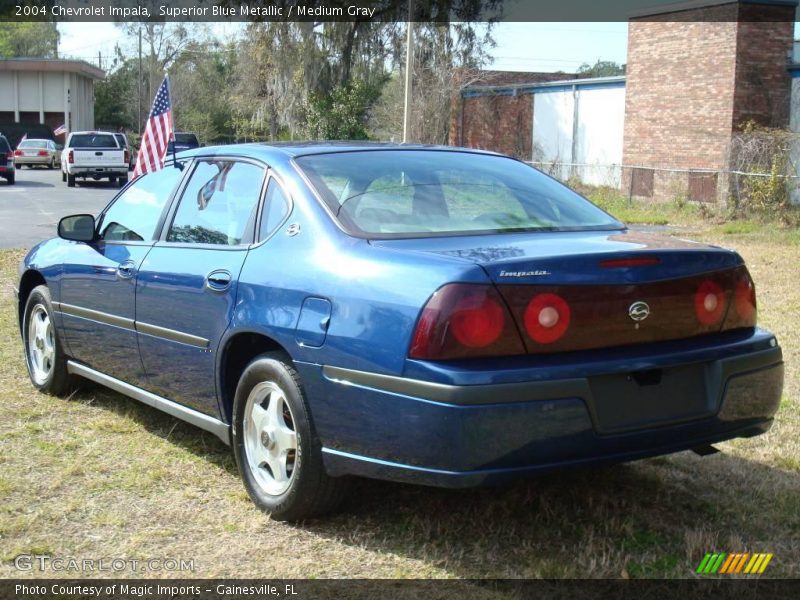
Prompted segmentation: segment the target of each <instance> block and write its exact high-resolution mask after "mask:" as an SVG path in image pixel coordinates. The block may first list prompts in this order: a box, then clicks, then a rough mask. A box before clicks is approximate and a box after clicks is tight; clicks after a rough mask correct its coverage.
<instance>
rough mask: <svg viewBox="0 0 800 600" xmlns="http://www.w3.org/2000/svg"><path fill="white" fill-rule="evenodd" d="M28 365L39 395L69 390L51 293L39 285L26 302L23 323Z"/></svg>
mask: <svg viewBox="0 0 800 600" xmlns="http://www.w3.org/2000/svg"><path fill="white" fill-rule="evenodd" d="M22 339H23V342H24V345H25V365H26V366H27V368H28V376H29V377H30V379H31V383H32V384H33V386H34V387H35V388H36V389H38V390H39V391H40V392H44V393H46V394H53V395H56V396H60V395H63V394H65V393H66V392H67V391H69V389H70V383H71V381H70V379H71V378H70V375H69V372H68V371H67V357H66V354H65V353H64V350H63V348H62V346H61V339H60V338H59V335H58V331H57V330H56V326H55V321H54V319H53V305H52V302H51V300H50V290H49V289H48V287H47V286H46V285H40V286H37V287H35V288H33V290H32V291H31V293H30V295H29V296H28V300H27V302H25V312H24V316H23V320H22Z"/></svg>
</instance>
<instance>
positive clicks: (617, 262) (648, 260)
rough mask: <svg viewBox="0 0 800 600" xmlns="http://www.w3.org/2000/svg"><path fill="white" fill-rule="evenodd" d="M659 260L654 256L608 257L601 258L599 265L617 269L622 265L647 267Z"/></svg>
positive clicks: (657, 262)
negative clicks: (606, 258) (605, 258)
mask: <svg viewBox="0 0 800 600" xmlns="http://www.w3.org/2000/svg"><path fill="white" fill-rule="evenodd" d="M660 262H661V260H660V259H659V258H657V257H655V256H649V257H641V258H610V259H608V260H601V261H600V266H601V267H603V268H605V269H619V268H622V267H647V266H651V265H657V264H659V263H660Z"/></svg>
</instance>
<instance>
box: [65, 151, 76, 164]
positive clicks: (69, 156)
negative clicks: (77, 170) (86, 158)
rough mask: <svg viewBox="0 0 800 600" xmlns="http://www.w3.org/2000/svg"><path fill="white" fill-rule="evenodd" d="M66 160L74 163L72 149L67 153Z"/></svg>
mask: <svg viewBox="0 0 800 600" xmlns="http://www.w3.org/2000/svg"><path fill="white" fill-rule="evenodd" d="M67 162H68V163H69V164H74V163H75V153H74V152H73V151H72V150H70V151H69V154H68V155H67Z"/></svg>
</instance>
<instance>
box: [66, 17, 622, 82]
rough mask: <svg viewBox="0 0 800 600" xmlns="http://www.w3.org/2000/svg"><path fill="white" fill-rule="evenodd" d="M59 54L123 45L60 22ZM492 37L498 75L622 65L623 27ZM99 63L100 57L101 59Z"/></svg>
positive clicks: (100, 32)
mask: <svg viewBox="0 0 800 600" xmlns="http://www.w3.org/2000/svg"><path fill="white" fill-rule="evenodd" d="M211 26H212V28H213V29H214V32H215V33H216V34H218V35H221V36H230V35H234V34H235V32H236V30H237V28H239V27H241V24H234V23H213V24H211ZM58 28H59V31H60V32H61V42H60V44H59V55H60V56H62V57H74V58H81V59H83V60H86V61H88V62H91V63H93V64H97V56H98V53H101V54H102V55H103V57H109V56H113V55H114V46H115V45H116V44H117V43H122V42H123V37H124V36H123V35H122V31H121V30H120V29H119V28H118V27H115V26H114V24H113V23H60V24H59V26H58ZM493 36H494V38H495V41H496V42H497V47H496V48H494V50H493V51H492V54H493V57H494V61H493V63H492V64H491V65H487V68H491V69H497V70H502V71H546V72H551V71H565V72H570V71H575V70H576V69H577V68H578V67H579V66H580V65H581V64H583V63H590V64H593V63H594V62H595V61H597V60H610V61H614V62H617V63H625V62H626V54H627V37H628V24H627V23H574V22H570V23H499V24H497V25H495V27H494V30H493ZM103 60H104V62H105V60H106V59H105V58H104V59H103Z"/></svg>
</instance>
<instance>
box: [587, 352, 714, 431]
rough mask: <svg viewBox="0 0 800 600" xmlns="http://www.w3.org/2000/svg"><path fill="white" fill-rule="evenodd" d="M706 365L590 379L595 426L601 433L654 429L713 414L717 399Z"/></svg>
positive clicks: (591, 409)
mask: <svg viewBox="0 0 800 600" xmlns="http://www.w3.org/2000/svg"><path fill="white" fill-rule="evenodd" d="M706 370H707V368H706V365H702V364H700V365H683V366H678V367H671V368H667V369H649V370H646V371H632V372H629V373H622V374H619V375H603V376H600V377H593V378H591V379H590V380H589V387H590V389H591V392H592V398H591V401H590V402H589V404H590V411H591V412H592V419H593V421H594V425H595V429H596V430H597V432H598V433H601V434H613V433H623V432H626V431H633V430H639V429H650V428H653V427H660V426H665V425H672V424H676V423H681V422H685V421H692V420H695V419H702V418H705V417H709V416H711V415H713V414H714V412H715V411H716V404H717V402H716V401H717V399H716V397H715V395H714V394H712V393H710V389H709V383H708V377H707V373H706Z"/></svg>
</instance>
